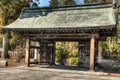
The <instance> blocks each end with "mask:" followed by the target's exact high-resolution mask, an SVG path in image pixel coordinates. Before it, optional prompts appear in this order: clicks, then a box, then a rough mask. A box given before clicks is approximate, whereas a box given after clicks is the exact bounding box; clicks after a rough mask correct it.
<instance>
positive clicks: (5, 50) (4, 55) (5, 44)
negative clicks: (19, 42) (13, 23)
mask: <svg viewBox="0 0 120 80" xmlns="http://www.w3.org/2000/svg"><path fill="white" fill-rule="evenodd" d="M8 57H9V55H8V33H5V34H4V36H3V52H2V58H3V59H5V58H8Z"/></svg>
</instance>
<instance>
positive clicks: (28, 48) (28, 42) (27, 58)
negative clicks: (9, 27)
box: [25, 37, 30, 66]
mask: <svg viewBox="0 0 120 80" xmlns="http://www.w3.org/2000/svg"><path fill="white" fill-rule="evenodd" d="M25 63H26V65H27V66H29V64H30V39H29V37H27V38H26V56H25Z"/></svg>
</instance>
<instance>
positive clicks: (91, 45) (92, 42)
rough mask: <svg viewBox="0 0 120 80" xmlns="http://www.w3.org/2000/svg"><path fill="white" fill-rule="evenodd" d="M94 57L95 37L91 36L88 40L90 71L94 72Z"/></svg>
mask: <svg viewBox="0 0 120 80" xmlns="http://www.w3.org/2000/svg"><path fill="white" fill-rule="evenodd" d="M94 55H95V36H94V35H92V36H91V40H90V71H94Z"/></svg>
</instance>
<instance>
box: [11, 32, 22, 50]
mask: <svg viewBox="0 0 120 80" xmlns="http://www.w3.org/2000/svg"><path fill="white" fill-rule="evenodd" d="M23 43H24V40H23V38H22V35H20V34H19V33H14V32H11V35H10V40H9V45H10V47H9V49H10V50H14V49H15V48H16V47H17V46H19V45H23Z"/></svg>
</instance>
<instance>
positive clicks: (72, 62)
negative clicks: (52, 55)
mask: <svg viewBox="0 0 120 80" xmlns="http://www.w3.org/2000/svg"><path fill="white" fill-rule="evenodd" d="M69 64H71V65H78V58H77V57H71V58H70V59H69Z"/></svg>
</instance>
